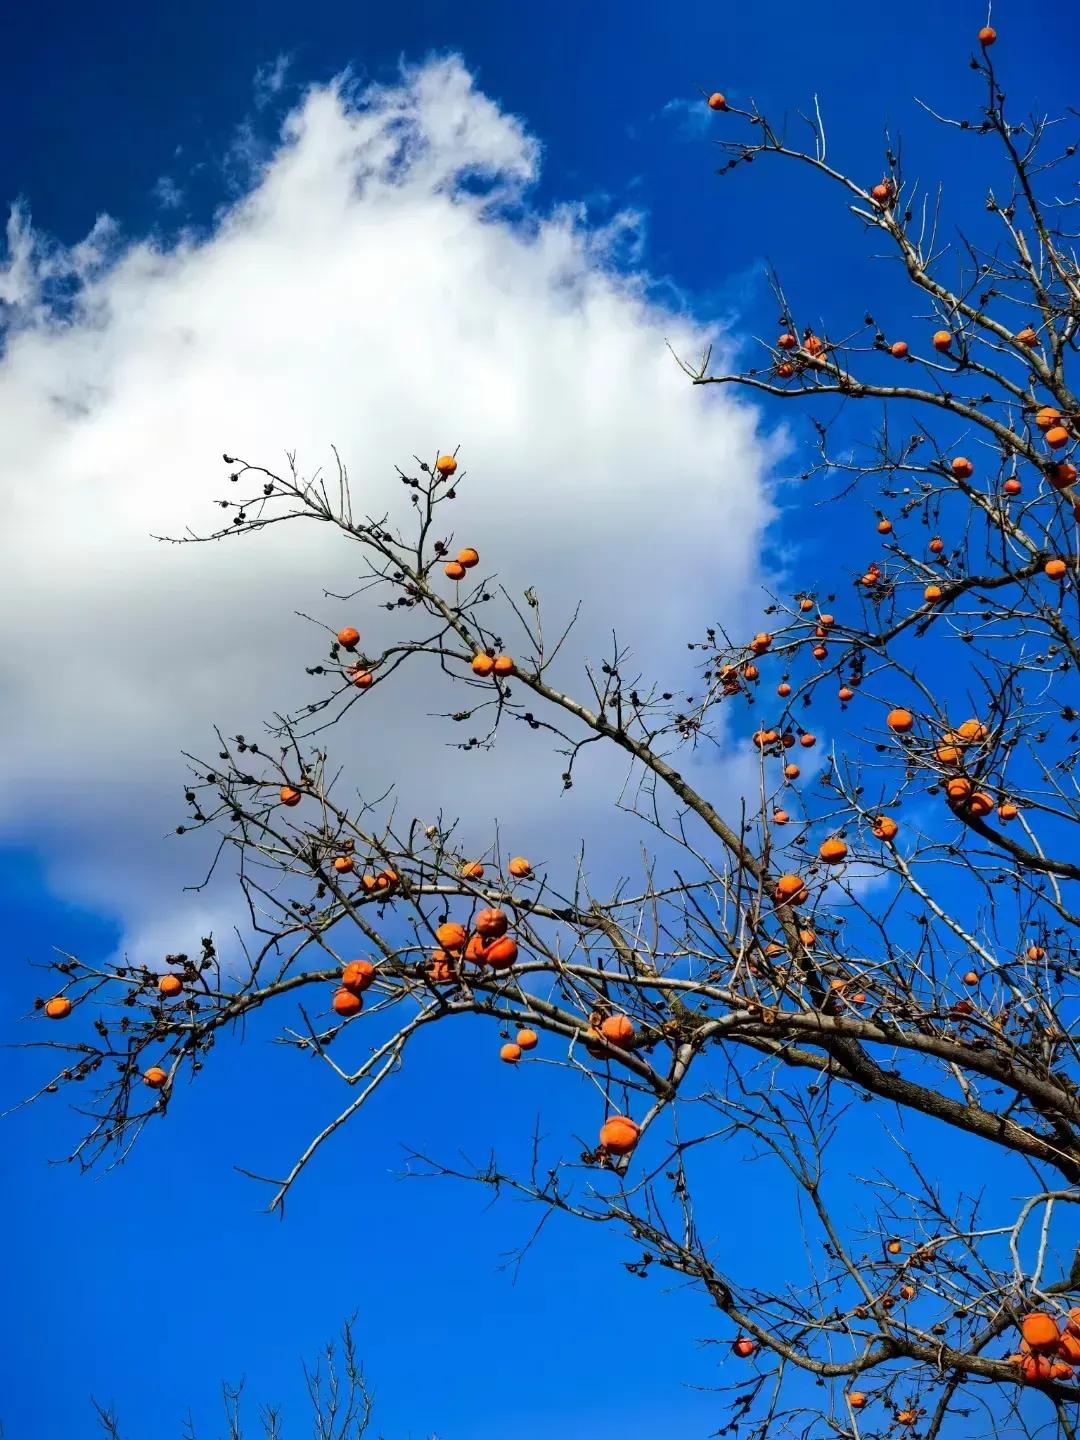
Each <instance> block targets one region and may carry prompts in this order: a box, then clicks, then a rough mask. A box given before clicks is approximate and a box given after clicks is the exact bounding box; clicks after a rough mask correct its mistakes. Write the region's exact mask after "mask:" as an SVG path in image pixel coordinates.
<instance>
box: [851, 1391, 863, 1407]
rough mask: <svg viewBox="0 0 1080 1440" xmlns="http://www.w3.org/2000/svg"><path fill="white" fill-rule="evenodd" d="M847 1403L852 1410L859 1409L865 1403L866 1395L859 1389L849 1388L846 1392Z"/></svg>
mask: <svg viewBox="0 0 1080 1440" xmlns="http://www.w3.org/2000/svg"><path fill="white" fill-rule="evenodd" d="M847 1403H848V1404H849V1405H850V1406H851V1408H852V1410H861V1409H862V1408H863V1406H864V1405H865V1404H866V1396H865V1395H864V1394H863V1392H862V1391H861V1390H849V1391H848V1393H847Z"/></svg>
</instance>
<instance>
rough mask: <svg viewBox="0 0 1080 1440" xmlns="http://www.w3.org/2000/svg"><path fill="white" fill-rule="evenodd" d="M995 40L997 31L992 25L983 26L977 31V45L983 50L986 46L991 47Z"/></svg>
mask: <svg viewBox="0 0 1080 1440" xmlns="http://www.w3.org/2000/svg"><path fill="white" fill-rule="evenodd" d="M996 39H997V31H996V30H995V29H994V27H993V26H992V25H984V26H983V27H982V29H981V30H980V31H979V44H980V45H981V46H982V47H983V49H984V50H985V49H986V48H987V47H988V46H990V45H993V43H994V41H995V40H996Z"/></svg>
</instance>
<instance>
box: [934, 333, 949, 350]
mask: <svg viewBox="0 0 1080 1440" xmlns="http://www.w3.org/2000/svg"><path fill="white" fill-rule="evenodd" d="M933 345H934V349H935V350H937V351H939V352H940V353H941V354H942V355H944V353H945V351H946V350H948V349H950V348H951V346H952V335H951V333H950V332H949V331H948V330H935V331H934V340H933Z"/></svg>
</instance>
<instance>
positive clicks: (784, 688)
mask: <svg viewBox="0 0 1080 1440" xmlns="http://www.w3.org/2000/svg"><path fill="white" fill-rule="evenodd" d="M776 693H777V694H778V695H779V696H780V698H781V700H786V699H787V697H788V696H789V695H790V694H791V686H790V685H789V684H788V682H787V681H786V680H781V681H780V684H779V685H777V687H776Z"/></svg>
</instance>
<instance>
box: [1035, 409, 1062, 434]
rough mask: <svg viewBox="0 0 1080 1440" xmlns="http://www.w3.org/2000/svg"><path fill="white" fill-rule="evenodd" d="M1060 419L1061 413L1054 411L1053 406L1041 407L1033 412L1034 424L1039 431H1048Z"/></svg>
mask: <svg viewBox="0 0 1080 1440" xmlns="http://www.w3.org/2000/svg"><path fill="white" fill-rule="evenodd" d="M1060 419H1061V411H1060V410H1055V409H1054V407H1053V405H1042V406H1040V408H1039V409H1038V410H1036V411H1035V424H1036V425H1037V426H1038V427H1039V429H1040V430H1049V429H1050V428H1051V427H1052V426H1053V425H1055V424H1056V423H1057V421H1059V420H1060Z"/></svg>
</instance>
